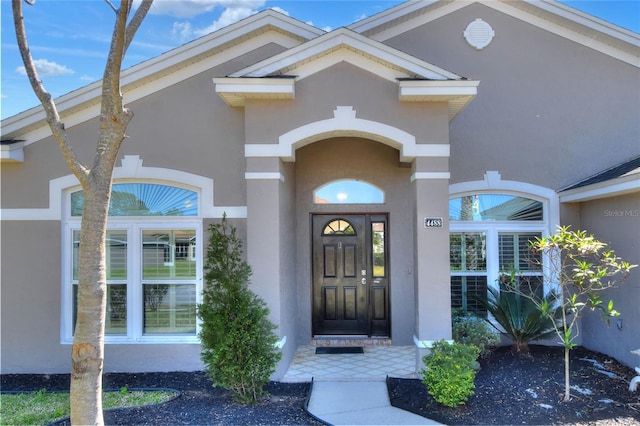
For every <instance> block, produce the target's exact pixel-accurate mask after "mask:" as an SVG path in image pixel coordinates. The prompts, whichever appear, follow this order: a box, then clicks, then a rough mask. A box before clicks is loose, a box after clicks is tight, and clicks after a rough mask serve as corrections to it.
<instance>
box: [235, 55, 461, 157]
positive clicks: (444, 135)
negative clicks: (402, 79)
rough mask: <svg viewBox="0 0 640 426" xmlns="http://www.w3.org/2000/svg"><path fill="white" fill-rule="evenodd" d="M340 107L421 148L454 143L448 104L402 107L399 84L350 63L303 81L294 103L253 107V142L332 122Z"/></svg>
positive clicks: (250, 110)
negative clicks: (401, 132)
mask: <svg viewBox="0 0 640 426" xmlns="http://www.w3.org/2000/svg"><path fill="white" fill-rule="evenodd" d="M275 105H277V108H276V107H275ZM337 106H351V107H353V109H354V110H355V111H356V117H357V118H360V119H365V120H371V121H376V122H379V123H383V124H386V125H390V126H393V127H397V128H399V129H402V130H404V131H406V132H408V133H410V134H412V135H414V136H416V139H417V140H416V142H417V143H448V137H449V129H448V120H447V114H448V110H447V104H446V103H444V102H433V103H427V104H426V105H425V103H419V102H400V101H399V100H398V85H397V83H396V82H391V81H387V80H384V79H382V78H380V77H378V76H376V75H374V74H373V73H371V72H368V71H366V70H363V69H361V68H357V67H355V66H353V65H351V64H348V63H346V62H341V63H338V64H336V65H333V66H331V67H329V68H327V69H324V70H322V71H320V72H318V73H317V74H314V75H312V76H310V77H307V78H305V79H302V80H300V81H299V82H297V83H296V98H295V99H294V100H291V101H277V102H276V103H274V102H269V101H261V100H251V101H250V102H248V103H247V107H246V108H245V111H246V117H247V118H246V123H247V133H246V138H247V143H255V144H260V143H275V142H276V141H277V140H278V136H280V135H282V134H285V133H286V132H289V131H291V130H293V129H296V128H298V127H301V126H304V125H307V124H309V123H313V122H316V121H321V120H327V119H332V118H333V117H334V111H335V109H336V107H337Z"/></svg>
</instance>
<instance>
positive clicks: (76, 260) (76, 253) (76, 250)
mask: <svg viewBox="0 0 640 426" xmlns="http://www.w3.org/2000/svg"><path fill="white" fill-rule="evenodd" d="M71 238H72V240H73V254H72V257H73V260H72V265H71V269H72V270H73V273H72V275H73V277H72V278H73V280H74V281H77V280H78V267H79V266H80V230H79V229H74V230H73V235H72V237H71ZM74 300H75V298H74ZM74 323H75V321H74Z"/></svg>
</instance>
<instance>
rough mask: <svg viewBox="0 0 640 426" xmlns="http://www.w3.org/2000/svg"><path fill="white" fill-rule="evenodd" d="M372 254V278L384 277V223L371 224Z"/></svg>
mask: <svg viewBox="0 0 640 426" xmlns="http://www.w3.org/2000/svg"><path fill="white" fill-rule="evenodd" d="M371 235H372V242H371V243H372V245H373V247H372V252H373V276H374V277H378V278H379V277H384V276H385V275H386V274H385V253H384V222H373V223H372V224H371Z"/></svg>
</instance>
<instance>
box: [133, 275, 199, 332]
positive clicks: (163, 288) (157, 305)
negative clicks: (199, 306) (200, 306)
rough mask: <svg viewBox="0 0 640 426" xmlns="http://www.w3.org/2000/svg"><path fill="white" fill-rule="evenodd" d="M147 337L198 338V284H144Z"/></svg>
mask: <svg viewBox="0 0 640 426" xmlns="http://www.w3.org/2000/svg"><path fill="white" fill-rule="evenodd" d="M143 288H144V330H143V331H144V333H146V334H195V332H196V286H195V284H145V285H143Z"/></svg>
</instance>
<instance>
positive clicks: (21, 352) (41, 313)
mask: <svg viewBox="0 0 640 426" xmlns="http://www.w3.org/2000/svg"><path fill="white" fill-rule="evenodd" d="M0 223H1V229H2V271H1V282H2V311H1V312H0V318H1V327H2V330H1V332H2V347H1V351H2V352H1V355H2V356H1V358H2V372H3V373H5V372H7V373H8V372H11V373H32V372H35V371H37V372H40V373H66V372H68V371H69V369H70V367H71V347H70V346H63V345H60V288H61V284H60V276H61V269H60V268H61V256H60V232H61V230H60V222H55V221H41V222H33V221H12V222H5V221H2V222H0Z"/></svg>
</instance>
